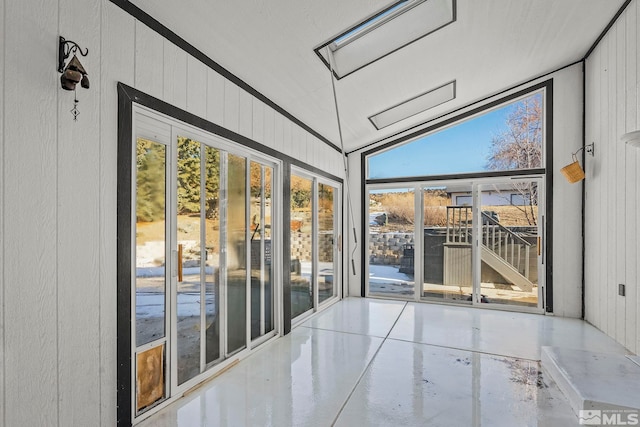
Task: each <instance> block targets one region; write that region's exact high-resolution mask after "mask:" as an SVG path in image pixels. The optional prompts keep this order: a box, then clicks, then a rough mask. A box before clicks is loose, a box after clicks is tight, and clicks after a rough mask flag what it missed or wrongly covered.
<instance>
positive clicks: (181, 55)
mask: <svg viewBox="0 0 640 427" xmlns="http://www.w3.org/2000/svg"><path fill="white" fill-rule="evenodd" d="M163 92H164V101H166V102H168V103H169V104H172V105H175V106H176V107H178V108H182V109H183V110H186V109H187V54H186V53H185V52H184V51H183V50H182V49H179V48H178V47H176V45H174V44H173V43H171V42H170V41H168V40H164V90H163Z"/></svg>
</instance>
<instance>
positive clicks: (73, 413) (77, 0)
mask: <svg viewBox="0 0 640 427" xmlns="http://www.w3.org/2000/svg"><path fill="white" fill-rule="evenodd" d="M100 3H101V2H100V1H99V0H91V1H87V0H60V2H59V4H60V10H62V11H66V12H65V13H61V14H60V18H59V31H60V34H65V31H69V32H68V33H67V34H65V36H67V37H68V38H69V39H70V40H79V41H80V40H81V41H82V46H83V47H85V48H87V49H89V52H90V55H88V56H87V57H84V58H82V64H83V65H84V67H85V68H86V70H87V71H88V73H90V77H91V78H92V79H93V81H94V82H95V83H98V82H99V81H100V74H101V73H100V71H101V70H100V32H99V31H96V29H97V28H100ZM73 95H74V94H73V93H71V92H66V91H62V90H59V92H58V111H59V118H58V157H57V162H58V166H57V171H58V191H57V193H58V200H57V202H58V216H57V219H58V221H57V223H58V225H57V229H58V233H57V234H58V239H57V245H58V247H57V254H58V256H57V268H56V271H57V283H58V296H57V298H58V303H57V304H58V382H59V386H58V402H59V425H83V426H98V425H99V423H100V419H99V418H98V417H96V416H95V414H99V413H100V400H99V398H100V324H99V323H100V317H99V312H100V311H99V307H100V287H99V281H98V280H97V278H98V276H99V269H98V263H99V247H98V245H97V244H96V242H98V241H99V195H100V193H99V190H100V185H99V175H98V174H96V173H95V171H97V170H98V169H99V167H100V144H99V142H100V126H99V124H100V99H101V91H99V90H95V89H94V90H84V89H78V90H77V97H78V98H79V99H80V103H79V104H78V105H79V106H78V108H79V109H80V116H79V117H78V120H77V121H74V120H73V117H72V116H71V114H69V112H68V111H69V110H70V108H71V106H72V105H73V103H72V100H73ZM80 177H81V178H80ZM87 308H90V309H87ZM78 379H81V384H82V386H81V387H79V386H78V384H79V382H78Z"/></svg>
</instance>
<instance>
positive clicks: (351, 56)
mask: <svg viewBox="0 0 640 427" xmlns="http://www.w3.org/2000/svg"><path fill="white" fill-rule="evenodd" d="M455 20H456V0H403V1H400V2H396V3H394V4H393V5H391V6H390V7H388V8H386V9H384V10H383V11H382V12H380V13H378V14H376V15H375V16H374V17H372V18H368V19H366V20H364V21H362V22H360V23H358V24H357V25H355V26H353V27H351V28H350V29H349V30H347V31H345V32H344V33H342V34H341V35H340V36H338V37H336V38H334V39H332V40H329V41H328V42H326V43H324V44H322V45H321V46H319V47H317V48H316V49H315V51H316V54H317V55H318V56H319V57H320V58H321V59H322V61H323V62H324V63H325V64H326V65H327V66H330V65H329V58H328V56H327V49H329V50H330V51H331V53H332V56H333V60H332V62H333V69H334V73H335V75H336V76H337V78H342V77H344V76H346V75H348V74H351V73H353V72H354V71H356V70H358V69H360V68H362V67H364V66H366V65H368V64H371V63H372V62H374V61H377V60H378V59H380V58H382V57H384V56H386V55H388V54H390V53H392V52H393V51H395V50H398V49H400V48H402V47H404V46H406V45H407V44H409V43H412V42H414V41H416V40H418V39H420V38H422V37H424V36H426V35H428V34H430V33H432V32H434V31H436V30H438V29H440V28H442V27H444V26H446V25H448V24H450V23H452V22H454V21H455Z"/></svg>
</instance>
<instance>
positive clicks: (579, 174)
mask: <svg viewBox="0 0 640 427" xmlns="http://www.w3.org/2000/svg"><path fill="white" fill-rule="evenodd" d="M560 172H562V174H563V175H564V177H565V178H567V181H569V183H570V184H575V183H576V182H580V181H582V180H583V179H584V170H582V167H581V166H580V163H578V159H577V158H576V157H575V156H573V163H570V164H568V165H567V166H565V167H563V168H562V169H560Z"/></svg>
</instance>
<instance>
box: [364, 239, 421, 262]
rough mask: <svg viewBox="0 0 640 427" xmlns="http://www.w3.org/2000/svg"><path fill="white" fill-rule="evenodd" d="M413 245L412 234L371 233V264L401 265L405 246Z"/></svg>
mask: <svg viewBox="0 0 640 427" xmlns="http://www.w3.org/2000/svg"><path fill="white" fill-rule="evenodd" d="M407 244H410V245H413V234H411V233H370V234H369V262H370V263H371V264H384V265H400V258H402V252H403V250H404V245H407Z"/></svg>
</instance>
